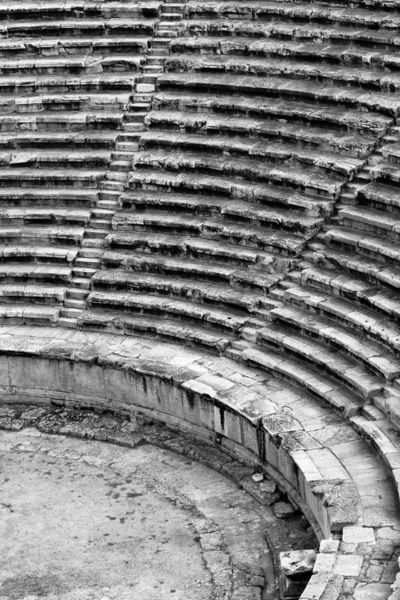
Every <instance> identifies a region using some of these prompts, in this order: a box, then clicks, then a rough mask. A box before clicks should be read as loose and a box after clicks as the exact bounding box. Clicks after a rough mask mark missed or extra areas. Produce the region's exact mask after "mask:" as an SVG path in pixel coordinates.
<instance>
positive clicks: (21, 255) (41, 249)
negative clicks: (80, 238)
mask: <svg viewBox="0 0 400 600" xmlns="http://www.w3.org/2000/svg"><path fill="white" fill-rule="evenodd" d="M77 255H78V250H77V249H75V248H71V247H70V246H66V247H64V248H63V247H62V246H29V245H23V244H19V245H13V244H11V245H8V246H0V262H6V261H9V260H10V261H12V262H16V261H19V262H37V263H69V264H72V263H73V262H74V260H75V258H76V257H77Z"/></svg>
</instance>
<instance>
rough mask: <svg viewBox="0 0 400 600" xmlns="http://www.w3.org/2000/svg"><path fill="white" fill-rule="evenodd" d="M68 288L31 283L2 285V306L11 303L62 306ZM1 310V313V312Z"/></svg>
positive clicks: (0, 288)
mask: <svg viewBox="0 0 400 600" xmlns="http://www.w3.org/2000/svg"><path fill="white" fill-rule="evenodd" d="M66 291H67V288H65V287H61V286H59V285H56V286H52V285H43V284H41V285H32V284H30V283H28V284H25V283H22V284H20V283H7V284H4V283H2V284H0V306H1V308H2V305H3V304H11V303H14V302H15V303H18V304H20V303H25V304H26V303H28V302H32V303H35V304H62V303H63V302H64V300H65V295H66ZM1 308H0V311H1Z"/></svg>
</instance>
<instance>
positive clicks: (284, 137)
mask: <svg viewBox="0 0 400 600" xmlns="http://www.w3.org/2000/svg"><path fill="white" fill-rule="evenodd" d="M161 96H162V95H161ZM165 96H167V94H165ZM219 100H220V102H223V101H224V100H223V99H222V98H220V99H219ZM155 102H156V103H158V102H160V103H161V102H166V98H163V97H161V98H160V95H158V96H156V97H155ZM172 102H173V99H172V98H171V103H172ZM187 102H188V104H187V108H186V106H184V105H183V106H182V109H183V111H178V110H175V111H173V110H163V109H161V110H160V109H159V110H153V111H151V112H150V113H149V114H148V115H147V116H146V118H145V123H146V125H147V126H148V127H149V129H150V131H147V132H145V133H144V134H143V136H142V138H141V140H143V141H145V140H147V139H148V137H149V136H150V139H151V135H152V131H151V130H152V129H156V130H157V131H160V130H162V131H179V132H182V131H185V132H187V133H196V134H197V135H201V136H209V135H219V136H221V137H222V136H231V137H232V138H234V139H233V141H232V142H231V143H234V141H235V139H236V136H248V137H250V138H252V140H253V141H252V143H253V144H254V143H255V142H256V141H257V142H258V143H259V144H260V142H259V140H260V139H261V140H263V143H265V142H267V143H268V142H269V143H270V144H273V145H274V146H275V147H278V148H279V146H276V142H280V143H281V144H282V145H283V144H285V143H287V144H293V145H295V144H296V145H297V146H298V147H300V148H306V149H307V150H311V151H312V152H317V153H318V152H319V153H321V152H324V153H329V154H328V156H330V157H332V162H333V165H335V164H336V162H335V161H337V162H339V163H340V158H339V156H338V155H339V154H340V156H341V157H342V160H343V161H344V162H346V154H348V155H349V156H352V157H355V158H358V157H360V158H363V157H365V156H366V155H367V154H368V153H370V152H371V151H372V150H373V147H374V144H375V136H373V135H368V134H358V133H356V132H349V131H341V130H332V129H329V132H328V129H327V127H328V126H331V127H333V126H334V125H333V123H328V122H327V121H324V123H325V125H326V126H325V127H318V126H316V125H315V123H313V122H312V120H311V119H310V121H309V122H308V125H307V124H304V125H303V124H302V119H303V116H302V115H301V109H302V108H304V114H305V118H306V117H307V109H308V112H309V116H310V117H311V116H312V115H313V113H312V110H311V107H302V106H301V105H299V104H297V105H296V106H292V113H293V114H292V115H289V114H282V117H284V118H285V119H284V120H283V119H282V120H279V119H274V118H273V117H274V115H273V111H272V109H273V107H272V106H269V114H268V113H267V114H265V118H264V119H262V118H261V119H256V118H251V117H249V116H248V114H243V115H242V116H230V112H232V113H233V114H234V115H235V113H237V112H238V108H239V106H235V102H234V99H232V101H231V102H230V103H229V101H227V99H225V103H226V110H225V111H224V113H223V114H218V112H216V113H214V114H209V112H204V113H201V112H199V111H201V108H202V107H201V105H200V106H198V107H197V111H196V112H192V111H193V109H194V108H195V106H196V98H192V106H191V105H190V103H189V98H188V99H187ZM242 102H243V100H242ZM178 104H179V99H178ZM199 104H201V102H200V103H199ZM204 104H205V102H204ZM239 104H240V99H239ZM264 104H265V101H264ZM275 104H278V103H275ZM280 104H281V106H280V110H281V112H282V113H284V106H283V104H284V103H283V102H281V103H280ZM251 105H252V101H251V102H250V106H249V105H246V106H245V107H243V108H244V110H247V111H249V110H251V108H252V106H251ZM259 108H261V107H259ZM209 109H210V110H213V105H212V104H211V103H209V106H208V107H207V108H206V107H204V110H209ZM315 109H316V111H317V110H318V108H317V107H315ZM215 110H218V101H217V102H216V104H215ZM267 110H268V109H267ZM189 111H191V112H189ZM314 112H315V110H314ZM327 112H328V111H327ZM276 116H279V115H276ZM290 116H292V118H293V117H295V118H296V117H297V118H296V121H295V122H290V120H288V119H289V118H290ZM314 116H315V115H314ZM328 116H329V112H328V115H327V118H328ZM357 116H358V117H360V114H358V115H357ZM269 117H272V118H269ZM264 140H265V142H264ZM293 151H294V152H296V149H294V150H293ZM312 152H311V153H310V154H311V155H312ZM332 154H333V156H332ZM349 163H350V164H351V167H350V168H354V167H355V166H356V165H358V164H359V161H356V160H354V161H349ZM346 172H347V171H346Z"/></svg>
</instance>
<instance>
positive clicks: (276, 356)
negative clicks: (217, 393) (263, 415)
mask: <svg viewBox="0 0 400 600" xmlns="http://www.w3.org/2000/svg"><path fill="white" fill-rule="evenodd" d="M243 357H244V360H245V363H246V364H247V365H248V366H251V367H256V368H257V369H259V370H261V371H264V372H267V373H269V374H271V375H273V376H274V377H276V378H277V379H283V380H284V381H286V382H287V383H289V384H290V385H293V386H296V387H297V388H300V391H303V392H304V391H305V392H307V394H311V396H312V397H314V398H316V399H317V400H318V401H319V402H320V403H321V405H322V406H325V407H326V406H328V407H329V408H331V409H333V410H334V411H335V412H338V413H339V414H343V415H344V416H346V417H351V416H353V415H355V414H358V413H360V412H361V408H362V406H363V404H365V400H359V399H357V397H356V396H355V395H354V393H353V392H350V391H349V390H348V389H347V388H345V387H344V386H341V385H340V384H339V383H338V382H337V381H335V380H333V379H329V378H328V377H326V376H325V378H324V380H323V381H322V380H321V375H320V374H321V369H320V368H317V367H313V366H310V365H309V364H307V363H306V362H304V361H301V360H299V359H295V358H292V357H289V356H288V357H286V356H282V354H280V353H277V352H274V351H273V350H270V349H267V348H256V347H255V348H248V349H246V350H244V352H243Z"/></svg>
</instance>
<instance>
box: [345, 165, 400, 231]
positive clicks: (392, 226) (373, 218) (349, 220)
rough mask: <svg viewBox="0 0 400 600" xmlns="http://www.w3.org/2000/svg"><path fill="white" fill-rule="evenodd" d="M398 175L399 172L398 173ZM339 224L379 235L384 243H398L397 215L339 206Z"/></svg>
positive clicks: (399, 227)
mask: <svg viewBox="0 0 400 600" xmlns="http://www.w3.org/2000/svg"><path fill="white" fill-rule="evenodd" d="M399 175H400V171H399ZM338 219H339V224H340V225H341V226H344V227H350V228H352V229H355V230H357V231H362V232H365V233H367V234H368V233H371V234H372V235H381V236H383V237H384V238H385V240H384V241H389V240H391V241H393V242H398V241H399V239H400V222H399V219H398V216H397V215H391V214H388V213H386V212H382V211H377V210H373V209H370V208H368V209H367V208H362V207H360V206H343V205H341V206H339V211H338Z"/></svg>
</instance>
